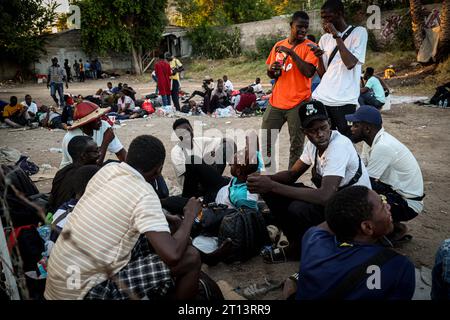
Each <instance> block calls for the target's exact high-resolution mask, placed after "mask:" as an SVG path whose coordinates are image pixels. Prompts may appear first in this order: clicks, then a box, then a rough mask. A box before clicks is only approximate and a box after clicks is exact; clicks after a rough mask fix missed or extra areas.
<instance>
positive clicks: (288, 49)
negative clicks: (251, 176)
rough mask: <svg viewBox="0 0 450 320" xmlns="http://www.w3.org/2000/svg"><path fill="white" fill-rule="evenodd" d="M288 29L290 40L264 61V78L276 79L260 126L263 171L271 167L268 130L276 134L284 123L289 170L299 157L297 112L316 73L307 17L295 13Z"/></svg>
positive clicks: (308, 95) (300, 142)
mask: <svg viewBox="0 0 450 320" xmlns="http://www.w3.org/2000/svg"><path fill="white" fill-rule="evenodd" d="M290 26H291V34H290V36H289V38H287V39H284V40H281V41H279V42H277V43H276V44H275V46H274V47H273V48H272V51H271V52H270V55H269V57H268V58H267V61H266V65H267V75H268V76H269V77H270V78H271V79H276V81H275V84H274V87H273V90H272V96H271V97H270V100H269V105H268V106H267V109H266V111H265V112H264V116H263V122H262V126H261V127H262V129H264V130H265V132H266V133H267V142H266V143H264V140H263V144H262V154H263V159H264V163H265V166H266V169H267V168H268V167H271V165H272V162H271V159H272V144H271V140H272V139H271V138H272V137H271V130H273V129H275V130H278V132H279V130H281V128H282V126H283V125H284V123H285V122H287V123H288V127H289V136H290V152H289V168H290V167H292V166H293V165H294V163H295V162H296V161H297V160H298V159H299V157H300V155H301V154H302V151H303V142H304V135H303V132H302V130H301V126H300V118H299V116H298V108H299V105H300V104H301V103H302V102H303V101H305V100H306V101H307V100H309V99H310V98H311V77H312V76H314V74H315V72H316V66H317V62H318V58H317V57H316V56H315V55H314V52H313V51H311V49H310V48H309V47H308V46H307V44H309V43H312V42H311V41H310V40H308V39H306V33H307V31H308V27H309V16H308V14H307V13H306V12H304V11H297V12H295V13H294V15H293V16H292V20H291V23H290ZM274 140H275V139H274ZM274 168H275V166H274Z"/></svg>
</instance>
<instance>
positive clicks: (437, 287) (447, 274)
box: [431, 239, 450, 300]
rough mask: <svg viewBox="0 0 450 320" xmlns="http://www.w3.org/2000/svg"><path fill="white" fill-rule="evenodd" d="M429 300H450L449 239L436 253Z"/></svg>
mask: <svg viewBox="0 0 450 320" xmlns="http://www.w3.org/2000/svg"><path fill="white" fill-rule="evenodd" d="M431 299H433V300H450V239H447V240H445V241H444V242H443V243H442V245H441V246H440V247H439V249H438V251H437V253H436V260H435V263H434V267H433V273H432V287H431Z"/></svg>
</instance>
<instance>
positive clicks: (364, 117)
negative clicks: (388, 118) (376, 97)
mask: <svg viewBox="0 0 450 320" xmlns="http://www.w3.org/2000/svg"><path fill="white" fill-rule="evenodd" d="M345 119H346V120H347V121H351V122H366V123H370V124H374V125H376V126H381V124H382V123H383V120H382V119H381V113H380V111H378V109H377V108H375V107H372V106H368V105H362V106H360V107H359V108H358V110H356V112H355V113H353V114H347V115H346V116H345Z"/></svg>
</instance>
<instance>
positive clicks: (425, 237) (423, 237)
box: [0, 77, 450, 299]
mask: <svg viewBox="0 0 450 320" xmlns="http://www.w3.org/2000/svg"><path fill="white" fill-rule="evenodd" d="M232 80H233V79H232ZM107 81H109V80H97V81H87V82H86V83H84V84H79V83H75V84H71V85H70V89H69V90H66V91H67V92H70V93H72V94H78V93H79V94H83V95H88V94H93V93H94V92H95V91H96V89H98V88H105V87H106V82H107ZM119 81H120V82H126V83H128V84H129V85H130V86H132V87H133V88H134V89H135V90H136V91H137V92H138V94H137V95H136V96H137V97H141V96H142V95H144V94H147V93H150V92H153V91H154V83H153V82H152V83H143V82H138V81H135V80H133V78H131V77H130V78H120V79H117V80H113V84H116V83H117V82H119ZM245 85H247V84H246V83H242V84H239V83H235V86H236V87H239V86H245ZM199 87H200V82H194V81H188V80H186V81H183V82H182V89H183V90H185V91H188V92H192V91H193V90H194V89H197V88H199ZM27 93H29V94H31V95H32V97H33V98H34V100H36V102H38V104H41V103H46V104H52V103H53V101H52V99H51V98H50V96H49V93H48V91H47V90H46V88H45V85H43V84H39V85H38V84H30V85H21V86H14V85H7V86H3V87H0V99H2V100H6V101H8V100H9V97H10V96H11V95H16V96H18V97H19V101H22V100H23V97H24V95H25V94H27ZM414 94H419V93H414ZM422 94H423V93H422ZM431 94H432V93H427V95H428V96H431ZM195 119H196V120H201V121H202V122H203V123H204V125H203V128H204V129H209V128H217V129H219V130H220V131H222V132H223V133H225V131H226V130H227V129H238V128H241V129H251V128H253V129H259V128H260V126H261V119H262V118H261V117H251V118H245V119H241V118H209V117H200V118H199V117H196V118H195ZM383 119H384V126H385V128H386V130H387V131H388V132H390V133H391V134H393V135H394V136H395V137H397V138H398V139H399V140H400V141H402V142H403V143H404V144H405V145H406V146H408V148H410V150H411V151H412V152H413V154H414V155H415V157H416V158H417V160H418V162H419V164H420V167H421V169H422V174H423V178H424V184H425V193H426V198H425V200H424V201H425V209H424V211H423V212H422V214H420V215H419V216H418V217H417V218H416V219H414V220H413V221H411V222H409V223H408V227H409V228H410V234H411V235H413V239H412V241H411V242H409V243H407V244H405V245H403V246H402V247H400V248H399V251H400V252H401V253H403V254H405V255H407V256H409V257H410V258H411V260H412V261H413V262H414V264H415V265H416V267H420V266H423V265H424V266H427V267H429V268H431V267H432V266H433V264H434V255H435V252H436V249H437V248H438V246H439V244H440V243H441V242H442V240H444V239H446V238H448V237H449V236H450V203H449V196H448V194H449V192H450V169H449V165H448V162H449V159H450V110H449V109H438V108H429V107H424V106H417V105H414V104H404V105H393V106H392V109H391V110H389V111H386V112H384V113H383ZM174 120H175V119H174V118H159V117H156V116H155V117H150V118H146V119H137V120H131V121H128V122H125V125H122V126H121V127H120V128H117V129H116V134H117V136H118V137H119V138H120V140H121V142H122V143H123V144H124V146H125V147H128V146H129V144H130V142H131V140H132V139H133V138H134V137H136V136H138V135H140V134H152V135H155V136H156V137H158V138H160V139H161V140H162V141H163V142H164V145H165V147H166V150H167V153H168V154H170V153H169V152H170V149H171V148H172V147H173V145H174V142H173V141H171V139H170V137H171V133H172V131H171V127H172V123H173V121H174ZM63 136H64V132H63V131H62V130H53V131H49V130H46V129H41V128H39V129H35V130H27V131H11V130H9V129H1V130H0V146H9V147H12V148H16V149H18V150H20V151H21V152H22V153H23V154H25V155H28V156H30V157H31V160H32V161H33V162H35V163H37V164H39V165H42V164H50V165H51V166H52V167H58V166H59V163H60V161H61V154H60V153H51V152H50V151H49V149H50V148H61V141H62V138H63ZM288 155H289V137H288V132H287V126H285V127H284V128H283V130H282V132H281V136H280V164H281V168H283V169H285V168H287V162H288ZM108 157H111V158H114V156H113V155H108ZM55 170H56V169H53V170H50V171H49V172H50V173H54V172H55ZM226 173H229V171H228V169H227V171H226ZM163 175H164V177H165V178H166V180H167V182H168V184H169V187H170V188H171V190H175V189H176V187H175V186H176V181H175V176H174V171H173V168H172V166H171V164H170V159H169V158H168V157H166V163H165V166H164V170H163ZM307 179H309V178H308V176H306V177H303V178H302V179H301V180H302V181H303V182H307ZM38 187H39V188H40V190H41V191H43V192H48V191H50V187H51V179H48V180H45V181H41V182H39V183H38ZM297 269H298V263H297V262H289V263H283V264H276V265H268V264H264V263H263V262H262V260H261V258H260V257H255V258H253V259H251V260H250V261H248V262H246V263H242V264H232V265H225V264H219V265H218V266H215V267H207V266H206V265H205V266H204V270H205V271H206V272H207V273H208V274H209V275H210V276H211V277H213V278H214V279H215V280H217V281H218V280H225V281H227V282H228V283H229V284H230V285H231V287H232V288H236V287H241V288H244V287H246V286H248V285H250V284H252V283H259V282H261V281H263V280H264V278H267V279H270V280H274V281H278V282H281V281H283V280H284V279H285V278H286V277H288V276H289V275H290V274H292V273H293V272H295V271H297ZM260 298H262V299H281V290H275V291H272V292H270V293H268V294H267V295H265V296H263V297H260Z"/></svg>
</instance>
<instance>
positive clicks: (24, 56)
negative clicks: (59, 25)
mask: <svg viewBox="0 0 450 320" xmlns="http://www.w3.org/2000/svg"><path fill="white" fill-rule="evenodd" d="M57 7H58V4H56V2H53V1H45V0H8V1H1V2H0V21H1V23H0V58H3V59H9V60H12V61H15V62H17V63H18V64H19V65H21V66H22V69H27V67H28V66H29V65H30V64H31V63H33V62H36V61H39V56H40V55H41V54H43V53H45V49H44V44H45V37H42V36H43V35H45V34H46V33H48V27H49V26H50V25H51V24H52V22H53V21H54V19H55V17H56V13H55V9H56V8H57Z"/></svg>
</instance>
